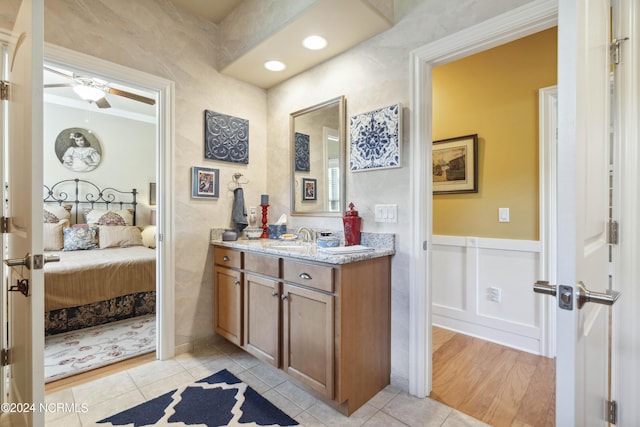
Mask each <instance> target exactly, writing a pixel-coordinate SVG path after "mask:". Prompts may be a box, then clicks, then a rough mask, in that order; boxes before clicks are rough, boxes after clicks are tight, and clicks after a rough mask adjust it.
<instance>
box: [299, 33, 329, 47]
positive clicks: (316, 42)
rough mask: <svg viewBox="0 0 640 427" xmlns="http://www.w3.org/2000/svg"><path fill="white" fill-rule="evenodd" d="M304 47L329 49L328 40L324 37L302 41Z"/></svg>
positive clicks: (314, 37)
mask: <svg viewBox="0 0 640 427" xmlns="http://www.w3.org/2000/svg"><path fill="white" fill-rule="evenodd" d="M302 45H303V46H304V47H306V48H307V49H311V50H320V49H324V48H325V47H327V39H325V38H324V37H322V36H309V37H307V38H305V39H304V40H303V41H302Z"/></svg>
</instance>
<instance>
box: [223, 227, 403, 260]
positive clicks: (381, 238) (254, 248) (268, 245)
mask: <svg viewBox="0 0 640 427" xmlns="http://www.w3.org/2000/svg"><path fill="white" fill-rule="evenodd" d="M361 240H362V245H363V246H367V247H368V248H373V250H370V251H368V252H357V253H347V254H333V253H326V252H324V251H322V250H318V248H317V246H316V244H315V243H313V242H302V241H300V240H293V241H283V240H276V239H257V240H249V239H245V238H240V239H238V240H235V241H222V240H219V239H211V244H212V245H216V246H223V247H227V248H233V249H239V250H243V251H251V252H261V253H265V254H270V255H278V256H286V257H289V258H297V259H303V260H308V261H317V262H326V263H329V264H348V263H351V262H357V261H363V260H367V259H371V258H378V257H382V256H389V255H394V254H395V248H394V247H395V238H394V235H393V234H383V233H367V236H365V235H364V233H363V236H362V239H361ZM341 246H342V245H341Z"/></svg>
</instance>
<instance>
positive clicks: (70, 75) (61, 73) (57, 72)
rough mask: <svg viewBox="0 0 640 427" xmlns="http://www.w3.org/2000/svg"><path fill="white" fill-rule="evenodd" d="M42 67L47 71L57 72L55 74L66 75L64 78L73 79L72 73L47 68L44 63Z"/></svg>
mask: <svg viewBox="0 0 640 427" xmlns="http://www.w3.org/2000/svg"><path fill="white" fill-rule="evenodd" d="M44 69H45V70H47V71H49V72H51V73H54V74H57V75H59V76H62V77H66V78H68V79H71V80H73V78H74V77H73V74H66V73H63V72H62V71H58V70H56V69H53V68H49V67H47V66H46V65H45V66H44Z"/></svg>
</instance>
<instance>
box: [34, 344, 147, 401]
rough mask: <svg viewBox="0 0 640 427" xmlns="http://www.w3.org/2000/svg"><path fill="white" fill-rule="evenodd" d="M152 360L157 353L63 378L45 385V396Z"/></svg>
mask: <svg viewBox="0 0 640 427" xmlns="http://www.w3.org/2000/svg"><path fill="white" fill-rule="evenodd" d="M152 360H156V353H155V352H151V353H147V354H143V355H141V356H137V357H133V358H131V359H127V360H123V361H122V362H118V363H114V364H112V365H107V366H103V367H101V368H96V369H92V370H91V371H87V372H83V373H81V374H78V375H73V376H71V377H67V378H62V379H59V380H57V381H52V382H50V383H47V384H45V385H44V392H45V394H50V393H55V392H57V391H60V390H64V389H67V388H71V387H74V386H77V385H79V384H84V383H87V382H89V381H93V380H96V379H98V378H103V377H106V376H109V375H113V374H116V373H118V372H122V371H126V370H127V369H129V368H133V367H136V366H139V365H144V364H145V363H149V362H151V361H152Z"/></svg>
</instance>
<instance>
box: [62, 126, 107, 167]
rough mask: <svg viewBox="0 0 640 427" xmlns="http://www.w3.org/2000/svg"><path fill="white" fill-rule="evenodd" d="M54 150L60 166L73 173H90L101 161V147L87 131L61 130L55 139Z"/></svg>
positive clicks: (91, 133) (78, 129)
mask: <svg viewBox="0 0 640 427" xmlns="http://www.w3.org/2000/svg"><path fill="white" fill-rule="evenodd" d="M54 148H55V152H56V156H57V157H58V160H60V163H62V166H64V167H65V168H67V169H69V170H72V171H74V172H91V171H92V170H94V169H95V168H97V167H98V165H99V164H100V161H101V160H102V145H101V144H100V141H99V140H98V137H97V136H96V135H95V134H94V133H93V132H92V131H90V130H88V129H84V128H67V129H65V130H63V131H62V132H60V133H59V134H58V136H57V137H56V143H55V147H54Z"/></svg>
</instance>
